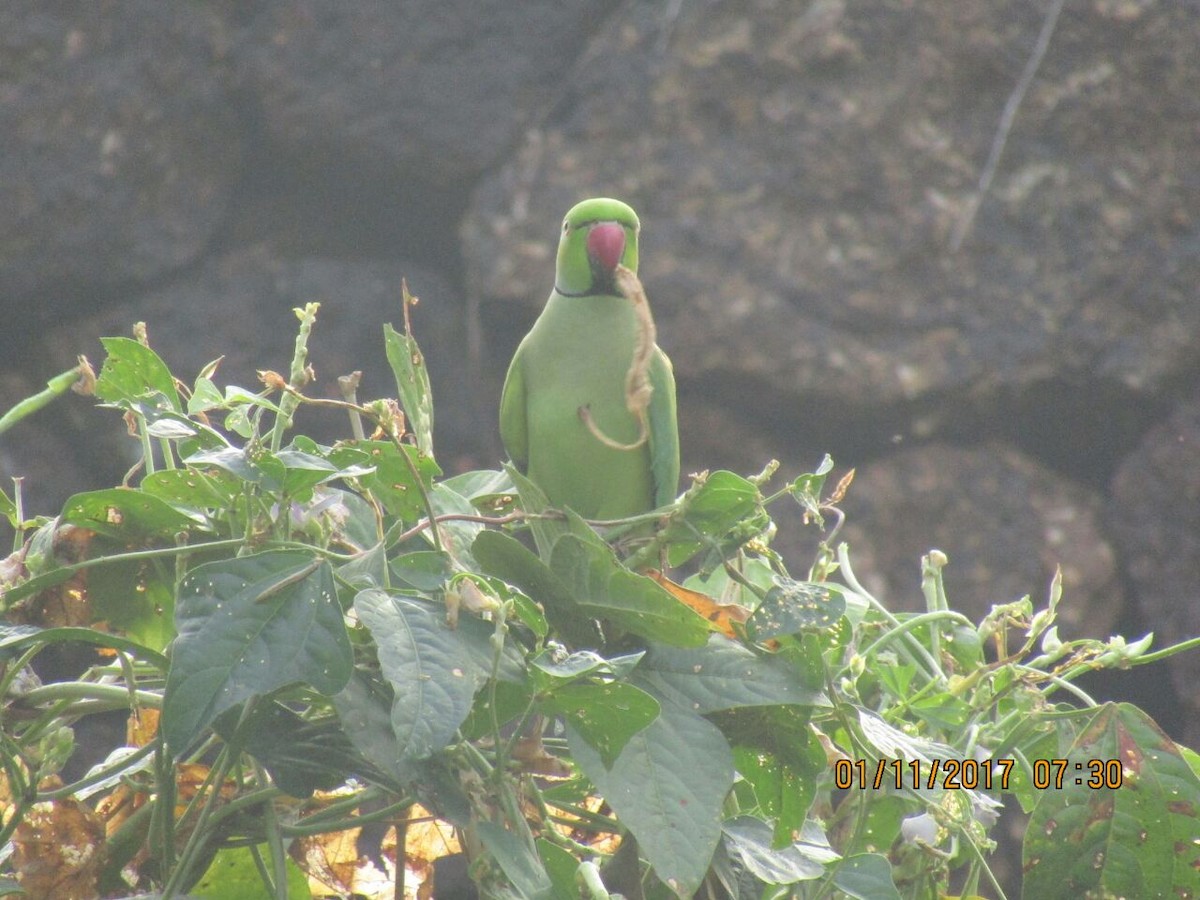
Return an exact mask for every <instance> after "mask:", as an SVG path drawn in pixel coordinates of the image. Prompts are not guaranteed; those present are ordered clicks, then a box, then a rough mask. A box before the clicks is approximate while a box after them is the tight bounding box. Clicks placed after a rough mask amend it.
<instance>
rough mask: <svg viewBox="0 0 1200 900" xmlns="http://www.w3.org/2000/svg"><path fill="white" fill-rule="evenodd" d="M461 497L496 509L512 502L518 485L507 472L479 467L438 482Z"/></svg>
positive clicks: (490, 508) (487, 507)
mask: <svg viewBox="0 0 1200 900" xmlns="http://www.w3.org/2000/svg"><path fill="white" fill-rule="evenodd" d="M438 483H439V484H442V485H444V486H446V487H448V488H449V489H450V490H452V491H454V493H456V494H458V495H459V496H460V497H465V498H466V499H467V500H470V501H471V503H472V504H474V505H476V506H481V507H483V508H484V509H488V510H494V509H495V508H496V507H497V506H499V505H504V504H506V503H511V502H512V499H513V497H514V496H515V495H516V493H517V486H516V485H515V484H513V480H512V477H511V476H509V474H508V473H507V472H500V471H497V470H495V469H478V470H474V471H471V472H462V473H461V474H458V475H454V476H452V477H450V478H445V479H443V480H442V481H440V482H438Z"/></svg>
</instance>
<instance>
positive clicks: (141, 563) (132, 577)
mask: <svg viewBox="0 0 1200 900" xmlns="http://www.w3.org/2000/svg"><path fill="white" fill-rule="evenodd" d="M174 582H175V577H174V572H173V571H172V570H171V567H169V566H168V567H164V566H162V565H161V563H160V562H159V561H157V560H119V561H117V562H114V563H112V564H110V565H103V566H95V567H93V568H92V570H91V571H90V572H88V596H89V597H90V599H91V601H92V617H93V619H94V620H95V621H104V622H107V623H108V625H109V627H110V628H111V629H113V630H116V631H118V632H121V633H123V634H125V635H127V636H129V637H130V638H132V639H133V640H135V641H137V642H138V643H139V644H142V645H143V646H146V647H150V648H151V649H153V650H158V651H162V650H164V649H165V648H166V646H167V644H169V643H170V642H171V640H172V639H173V638H174V637H175V583H174Z"/></svg>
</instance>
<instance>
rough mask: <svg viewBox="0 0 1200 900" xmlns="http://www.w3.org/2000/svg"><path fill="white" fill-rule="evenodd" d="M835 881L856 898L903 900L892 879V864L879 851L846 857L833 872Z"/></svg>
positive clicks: (846, 892) (841, 888)
mask: <svg viewBox="0 0 1200 900" xmlns="http://www.w3.org/2000/svg"><path fill="white" fill-rule="evenodd" d="M833 883H834V885H836V886H837V889H838V890H839V891H842V892H843V893H845V894H847V895H849V896H850V897H852V898H854V900H901V895H900V891H898V890H897V889H896V882H895V881H893V880H892V864H891V863H890V862H888V858H887V857H886V856H882V855H880V854H878V853H856V854H854V855H853V856H846V857H844V858H843V859H842V860H841V862H839V863H838V866H837V869H836V870H835V871H834V873H833Z"/></svg>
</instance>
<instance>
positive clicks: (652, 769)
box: [567, 704, 733, 898]
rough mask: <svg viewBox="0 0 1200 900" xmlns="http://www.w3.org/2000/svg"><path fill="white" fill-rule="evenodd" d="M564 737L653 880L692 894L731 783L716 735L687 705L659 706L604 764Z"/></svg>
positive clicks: (575, 736)
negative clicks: (654, 716)
mask: <svg viewBox="0 0 1200 900" xmlns="http://www.w3.org/2000/svg"><path fill="white" fill-rule="evenodd" d="M567 740H568V743H569V745H570V748H571V754H572V756H573V757H574V758H575V760H576V762H578V763H579V766H580V768H582V769H583V773H584V774H585V775H586V776H587V777H588V778H589V779H590V780H591V782H592V783H593V784H594V785H596V788H597V789H598V790H599V791H600V794H601V796H603V797H604V799H605V800H607V801H608V803H609V805H611V806H612V808H613V809H614V810H615V811H616V814H617V817H618V818H619V819H620V820H621V821H622V822H623V823H624V824H625V825H626V826H627V827H628V828H629V830H630V831H632V832H633V834H634V836H635V837H636V838H637V840H638V844H639V846H640V847H641V849H642V851H643V852H644V853H645V855H646V858H647V859H648V860H649V861H650V864H651V865H652V866H653V867H654V871H655V873H656V874H657V875H658V877H659V878H661V879H662V880H663V882H664V883H666V884H667V886H668V887H670V888H671V890H673V891H674V892H675V894H676V896H678V897H681V898H690V897H692V896H693V895H694V894H695V893H696V891H697V889H698V888H699V886H700V882H701V881H703V880H704V873H705V872H706V871H707V870H708V864H709V861H710V860H711V859H712V856H713V851H714V850H715V849H716V847H717V842H718V841H719V840H720V838H721V806H722V804H723V803H724V802H725V797H726V795H727V794H728V793H729V788H730V787H731V786H732V784H733V755H732V753H731V752H730V749H729V744H728V743H727V742H726V741H725V738H724V736H723V735H722V734H721V732H720V731H718V730H717V728H716V726H714V725H713V724H712V723H711V722H709V721H708V720H706V719H704V718H703V717H702V716H699V715H697V714H695V713H693V712H691V711H690V710H687V709H680V708H679V707H676V706H673V705H671V704H664V705H663V707H662V711H661V713H660V715H659V717H658V718H657V719H655V720H654V721H653V722H652V723H650V725H648V726H647V727H646V728H644V729H643V730H642V731H640V732H638V733H637V734H635V735H634V736H633V737H632V738H631V739H630V741H629V743H628V744H626V745H625V749H624V750H623V751H622V752H621V755H620V756H619V757H618V758H617V760H616V762H615V763H613V765H612V767H611V768H609V767H607V766H605V765H604V761H603V760H602V759H601V756H600V754H599V753H598V752H597V751H596V750H594V749H593V748H592V746H591V745H590V744H589V743H588V742H587V740H586V739H585V738H584V737H583V736H582V735H581V734H580V733H579V732H578V731H577V730H576V729H574V728H572V727H570V726H568V727H567Z"/></svg>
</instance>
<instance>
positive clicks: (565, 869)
mask: <svg viewBox="0 0 1200 900" xmlns="http://www.w3.org/2000/svg"><path fill="white" fill-rule="evenodd" d="M534 845H535V846H536V847H537V852H538V856H539V857H541V860H542V865H543V866H545V867H546V874H547V875H549V876H550V881H551V882H552V883H553V885H554V896H555V897H573V896H575V894H576V893H578V891H579V888H578V887H576V885H575V872H576V870H578V869H579V860H577V859H576V858H575V857H574V855H573V854H572V853H571V851H569V850H567V849H565V848H563V847H560V846H558V844H552V843H550V841H548V840H546V839H545V838H538V839H537V840H536V841H534Z"/></svg>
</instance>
